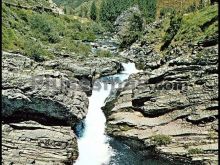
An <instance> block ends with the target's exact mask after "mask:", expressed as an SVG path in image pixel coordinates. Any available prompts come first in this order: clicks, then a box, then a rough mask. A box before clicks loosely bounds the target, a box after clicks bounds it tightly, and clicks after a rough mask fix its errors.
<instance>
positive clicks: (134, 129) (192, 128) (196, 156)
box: [103, 21, 219, 164]
mask: <svg viewBox="0 0 220 165" xmlns="http://www.w3.org/2000/svg"><path fill="white" fill-rule="evenodd" d="M161 28H162V24H161V21H157V22H154V23H152V24H149V25H148V26H147V28H146V29H145V32H146V35H152V34H154V36H155V38H154V39H153V40H150V39H149V38H148V39H147V40H145V41H144V42H143V40H139V41H137V42H136V43H134V44H132V45H131V47H130V48H129V49H127V50H126V51H124V52H122V53H121V55H122V56H124V57H125V58H128V59H130V60H133V61H134V62H136V64H137V66H139V67H140V68H141V69H143V72H140V73H138V74H134V75H132V76H130V78H129V79H128V80H127V81H126V84H125V87H123V88H121V89H118V90H117V91H114V92H113V93H112V95H111V96H110V97H109V98H108V99H107V102H106V105H105V106H104V107H103V111H104V113H105V115H106V117H107V129H106V130H107V133H108V134H109V135H111V136H113V137H116V138H118V139H121V140H122V141H123V142H125V143H127V144H128V145H130V146H131V147H133V148H134V149H136V150H138V151H139V152H140V153H142V154H144V155H148V154H149V153H148V152H149V151H150V153H152V154H153V155H156V156H159V157H162V158H165V159H168V160H170V161H171V162H175V164H217V163H218V142H217V140H218V134H217V131H218V109H219V107H218V43H217V42H210V41H212V39H211V38H212V37H207V38H204V39H202V40H200V41H199V42H197V41H195V42H190V41H187V42H185V43H184V44H179V45H176V46H173V45H171V46H169V47H168V48H167V50H166V51H165V52H159V51H157V50H156V49H155V45H156V43H160V40H159V37H158V38H157V34H156V33H155V29H161ZM152 32H154V33H152ZM214 36H215V37H214V38H218V35H214ZM177 41H178V40H176V42H175V43H177ZM207 43H211V44H207Z"/></svg>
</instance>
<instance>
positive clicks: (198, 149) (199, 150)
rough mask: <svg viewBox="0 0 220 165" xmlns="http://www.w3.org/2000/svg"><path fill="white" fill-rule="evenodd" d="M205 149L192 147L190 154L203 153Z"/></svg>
mask: <svg viewBox="0 0 220 165" xmlns="http://www.w3.org/2000/svg"><path fill="white" fill-rule="evenodd" d="M203 152H204V151H203V150H202V149H200V148H191V149H189V150H188V153H189V154H190V155H194V154H202V153H203Z"/></svg>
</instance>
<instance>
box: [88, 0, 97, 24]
mask: <svg viewBox="0 0 220 165" xmlns="http://www.w3.org/2000/svg"><path fill="white" fill-rule="evenodd" d="M90 18H91V19H92V20H94V21H95V20H96V19H97V8H96V5H95V1H93V3H92V6H91V10H90Z"/></svg>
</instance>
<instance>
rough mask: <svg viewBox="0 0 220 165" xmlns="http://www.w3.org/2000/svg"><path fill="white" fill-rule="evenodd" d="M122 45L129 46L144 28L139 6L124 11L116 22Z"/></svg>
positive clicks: (116, 29)
mask: <svg viewBox="0 0 220 165" xmlns="http://www.w3.org/2000/svg"><path fill="white" fill-rule="evenodd" d="M114 26H115V31H116V33H117V37H118V39H119V42H120V46H121V47H127V46H129V45H130V44H132V43H133V42H135V41H136V40H137V39H138V32H140V31H142V29H143V18H142V16H141V12H140V10H139V7H138V6H134V7H131V8H129V9H128V10H126V11H124V12H123V13H122V14H121V15H120V16H119V17H118V18H117V19H116V21H115V23H114Z"/></svg>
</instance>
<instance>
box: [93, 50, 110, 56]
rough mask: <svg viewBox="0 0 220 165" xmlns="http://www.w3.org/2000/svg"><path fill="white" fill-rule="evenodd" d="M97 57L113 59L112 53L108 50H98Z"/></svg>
mask: <svg viewBox="0 0 220 165" xmlns="http://www.w3.org/2000/svg"><path fill="white" fill-rule="evenodd" d="M96 55H97V56H98V57H112V53H111V52H110V51H108V50H98V51H97V52H96Z"/></svg>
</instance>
